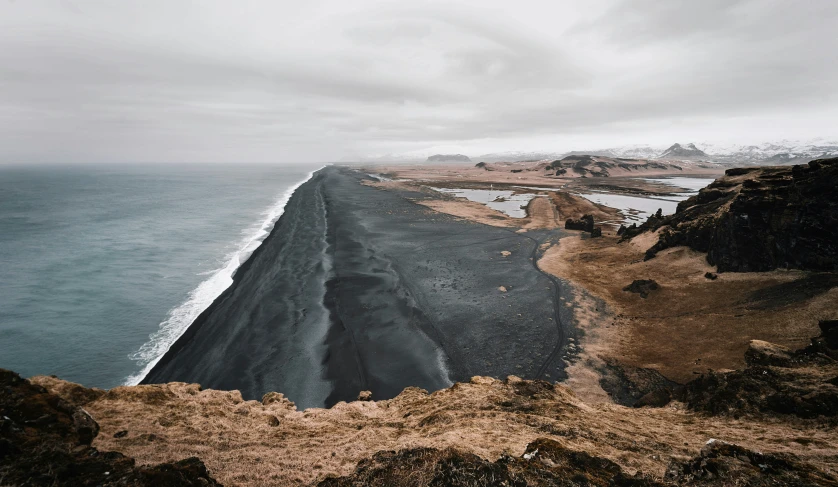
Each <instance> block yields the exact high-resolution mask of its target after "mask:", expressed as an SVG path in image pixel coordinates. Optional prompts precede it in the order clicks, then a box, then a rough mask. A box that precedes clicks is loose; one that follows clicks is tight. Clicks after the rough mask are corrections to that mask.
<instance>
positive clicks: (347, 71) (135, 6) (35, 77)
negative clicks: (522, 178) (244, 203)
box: [0, 0, 838, 163]
mask: <svg viewBox="0 0 838 487" xmlns="http://www.w3.org/2000/svg"><path fill="white" fill-rule="evenodd" d="M583 5H584V7H583ZM836 25H838V1H836V0H804V1H798V2H794V1H789V0H702V1H697V0H689V1H677V0H586V1H585V2H579V1H556V0H545V1H537V2H536V1H523V0H516V1H509V0H501V1H494V0H479V1H469V2H451V1H441V2H422V1H417V0H412V1H410V2H403V1H392V2H375V1H369V0H352V1H349V0H341V1H315V0H308V1H299V0H297V1H294V2H285V1H267V0H266V1H243V0H235V1H234V0H229V1H210V0H200V1H198V0H195V1H185V0H160V1H155V0H142V1H140V0H136V1H129V0H97V1H84V0H55V1H40V0H3V1H2V2H0V162H7V163H8V162H17V163H20V162H23V163H27V162H86V161H89V162H108V161H110V162H122V161H125V162H129V161H130V162H141V161H150V162H168V161H172V162H177V161H189V162H204V161H206V162H211V161H212V162H218V161H243V162H286V161H297V162H307V161H334V160H339V159H342V158H346V157H352V156H356V155H372V154H385V153H400V152H405V151H415V150H423V149H427V148H444V149H448V148H450V149H461V150H463V151H467V153H470V154H471V155H479V154H481V153H485V152H493V151H505V150H573V149H594V148H604V147H610V146H616V145H624V144H647V143H648V144H667V143H669V142H675V141H681V142H691V141H695V142H699V141H703V140H706V141H741V142H745V143H751V142H760V141H769V140H776V139H783V138H788V139H809V138H813V137H828V138H838V137H837V136H838V117H836V114H838V95H837V94H836V92H837V91H838V30H836Z"/></svg>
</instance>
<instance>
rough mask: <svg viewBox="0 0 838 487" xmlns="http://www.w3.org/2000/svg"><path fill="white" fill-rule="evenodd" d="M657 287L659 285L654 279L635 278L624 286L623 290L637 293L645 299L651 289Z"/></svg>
mask: <svg viewBox="0 0 838 487" xmlns="http://www.w3.org/2000/svg"><path fill="white" fill-rule="evenodd" d="M659 288H660V286H659V285H658V283H657V282H656V281H655V280H654V279H635V280H634V281H632V282H631V284H629V285H628V286H626V287H624V288H623V291H625V292H628V293H636V294H639V295H640V297H641V298H643V299H646V298H648V297H649V294H651V293H652V291H657V290H658V289H659Z"/></svg>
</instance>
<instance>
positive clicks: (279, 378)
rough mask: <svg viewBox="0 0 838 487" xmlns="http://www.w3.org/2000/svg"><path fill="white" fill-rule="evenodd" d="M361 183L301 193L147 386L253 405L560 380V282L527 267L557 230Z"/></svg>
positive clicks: (340, 171)
mask: <svg viewBox="0 0 838 487" xmlns="http://www.w3.org/2000/svg"><path fill="white" fill-rule="evenodd" d="M365 177H366V176H364V175H362V174H360V173H358V172H355V171H352V170H349V169H345V168H339V167H327V168H325V169H323V170H321V171H319V172H318V173H317V174H315V176H314V177H313V178H312V179H311V180H309V181H308V182H307V183H305V184H303V185H302V186H301V187H300V188H299V189H297V191H296V192H295V193H294V195H293V197H292V198H291V200H290V201H289V202H288V205H287V207H286V209H285V213H284V214H283V216H282V217H281V218H280V220H279V221H278V222H277V224H276V226H275V228H274V230H273V231H272V232H271V235H270V236H268V238H266V239H265V241H264V242H263V243H262V245H261V246H260V247H259V248H258V249H257V250H256V252H254V254H253V255H252V256H251V258H250V259H249V260H248V261H247V262H246V263H245V264H244V265H243V266H242V267H241V268H240V269H239V271H238V272H237V273H236V276H235V278H234V283H233V284H232V285H231V286H230V288H228V289H227V291H225V292H224V293H223V294H222V295H221V296H220V297H219V298H218V299H216V301H215V302H214V303H213V304H212V305H211V306H210V307H209V308H208V309H207V310H206V311H204V313H202V314H201V316H199V317H198V319H197V320H196V321H195V323H193V324H192V326H191V327H190V328H189V329H188V330H187V331H186V333H185V334H184V335H183V336H182V337H181V338H180V339H179V340H178V341H177V342H176V343H175V344H174V346H172V348H171V349H170V350H169V351H168V352H167V353H166V355H164V356H163V358H162V359H161V360H160V362H159V363H158V364H157V365H156V366H155V367H154V368H153V369H152V371H151V372H150V373H149V374H148V376H147V377H146V378H145V379H144V380H143V383H157V382H169V381H184V382H198V383H200V384H201V385H202V386H203V387H206V388H213V389H239V390H241V392H242V395H243V396H244V397H245V398H246V399H258V398H260V397H261V396H262V394H264V393H266V392H269V391H279V392H282V393H284V394H285V395H286V396H287V397H289V398H290V399H291V400H293V401H295V402H296V403H297V405H298V406H300V407H301V408H305V407H321V406H330V405H332V404H334V403H336V402H338V401H346V400H353V399H354V398H355V397H357V395H358V392H360V391H362V390H371V391H372V392H373V398H375V399H385V398H390V397H394V396H395V395H397V394H398V393H399V392H401V391H402V390H403V389H404V388H405V387H407V386H417V387H421V388H424V389H428V390H436V389H440V388H443V387H446V386H448V385H450V384H451V382H452V381H463V380H468V379H469V378H471V377H472V376H474V375H489V376H495V377H505V376H507V375H510V374H513V375H517V376H520V377H525V378H534V377H535V376H536V375H537V374H538V373H539V371H543V372H544V373H543V374H542V376H541V378H545V379H558V378H561V377H563V363H562V361H561V355H560V354H559V353H553V352H554V349H555V348H556V346H557V343H561V342H562V341H563V340H562V337H561V336H560V335H559V331H558V327H557V325H556V321H555V312H556V309H555V308H554V303H555V302H557V301H556V289H555V287H554V286H555V285H554V283H553V282H552V281H551V280H550V279H548V278H547V277H546V276H545V275H544V274H542V273H540V272H539V271H537V270H536V269H535V268H534V267H533V265H532V261H531V260H530V257H531V255H532V252H533V249H534V247H535V245H536V243H535V242H534V241H533V239H538V241H543V239H545V238H548V237H549V235H548V234H547V233H546V232H528V233H527V234H524V235H522V234H516V233H515V232H514V231H512V230H509V229H504V228H497V227H490V226H486V225H482V224H477V223H471V222H467V221H462V220H457V219H455V218H453V217H450V216H447V215H443V214H439V213H436V212H433V211H431V210H429V209H428V208H426V207H424V206H421V205H418V204H415V203H413V202H411V201H410V200H409V199H408V198H411V199H419V198H424V197H426V196H424V195H422V194H420V193H411V192H398V191H385V190H380V189H376V188H373V187H369V186H364V185H361V184H360V181H361V180H362V179H364V178H365ZM503 250H508V251H510V252H512V255H510V256H508V257H503V256H502V255H501V251H503ZM499 286H504V287H506V289H507V290H508V291H507V292H505V293H504V292H501V291H500V290H498V287H499ZM561 312H562V313H567V312H568V311H567V310H565V309H564V308H563V309H562V310H561ZM562 318H563V319H562V322H563V323H567V322H569V320H568V319H567V318H565V317H564V315H563V316H562ZM565 333H567V331H565Z"/></svg>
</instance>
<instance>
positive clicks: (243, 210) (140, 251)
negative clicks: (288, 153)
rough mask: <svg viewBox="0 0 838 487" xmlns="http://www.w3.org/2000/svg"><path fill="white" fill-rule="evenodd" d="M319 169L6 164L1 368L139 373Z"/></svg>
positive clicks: (133, 376)
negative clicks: (297, 189) (27, 166)
mask: <svg viewBox="0 0 838 487" xmlns="http://www.w3.org/2000/svg"><path fill="white" fill-rule="evenodd" d="M319 167H320V166H319V165H284V166H267V165H235V166H234V165H229V166H228V165H209V166H207V165H202V166H197V165H196V166H192V165H175V166H166V165H146V166H142V167H138V166H116V165H114V166H104V165H89V166H72V167H67V166H63V167H58V166H56V167H37V168H20V167H18V168H14V167H6V168H0V269H2V277H0V367H3V368H9V369H12V370H15V371H17V372H19V373H21V375H23V376H31V375H36V374H56V375H59V376H61V377H62V378H64V379H67V380H72V381H75V382H80V383H82V384H85V385H87V386H97V387H113V386H116V385H120V384H122V383H124V382H126V380H127V381H128V382H136V381H138V380H140V379H141V376H142V372H143V371H144V370H145V369H146V368H148V367H150V366H151V365H153V363H154V361H155V360H156V359H157V358H158V357H159V355H160V354H162V353H163V352H165V350H166V348H167V347H168V345H169V344H170V343H171V341H174V340H175V339H176V338H177V336H179V334H180V333H182V331H183V330H184V329H185V328H186V327H187V326H188V325H189V324H190V323H191V322H192V320H193V319H194V318H195V316H197V315H198V314H199V313H200V312H201V311H202V310H203V309H204V308H205V307H206V306H208V305H209V304H210V303H211V302H212V300H213V299H214V298H215V297H216V296H217V295H218V294H219V293H220V292H222V291H223V290H224V289H225V288H226V287H227V286H228V285H229V283H230V282H231V277H232V275H233V273H234V272H235V269H236V268H237V267H238V266H239V265H240V264H241V262H244V261H245V260H246V259H247V257H248V256H249V255H250V253H251V252H252V251H253V250H254V249H255V248H257V247H258V245H259V243H260V242H261V240H262V239H263V238H264V237H265V236H266V235H267V232H268V231H269V230H270V229H271V228H272V226H273V223H274V222H275V221H276V219H277V218H278V217H279V216H280V215H281V213H282V208H283V207H284V204H285V202H286V201H287V198H288V196H290V193H291V191H292V190H293V187H295V185H297V184H298V183H300V182H301V181H303V180H305V179H306V178H307V177H308V176H309V174H310V172H311V171H314V170H316V169H318V168H319Z"/></svg>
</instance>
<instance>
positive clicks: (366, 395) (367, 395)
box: [358, 391, 372, 401]
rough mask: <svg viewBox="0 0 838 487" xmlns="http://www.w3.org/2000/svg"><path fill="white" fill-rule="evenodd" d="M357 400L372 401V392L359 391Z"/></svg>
mask: <svg viewBox="0 0 838 487" xmlns="http://www.w3.org/2000/svg"><path fill="white" fill-rule="evenodd" d="M358 400H359V401H372V392H371V391H361V392H360V393H359V394H358Z"/></svg>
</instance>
